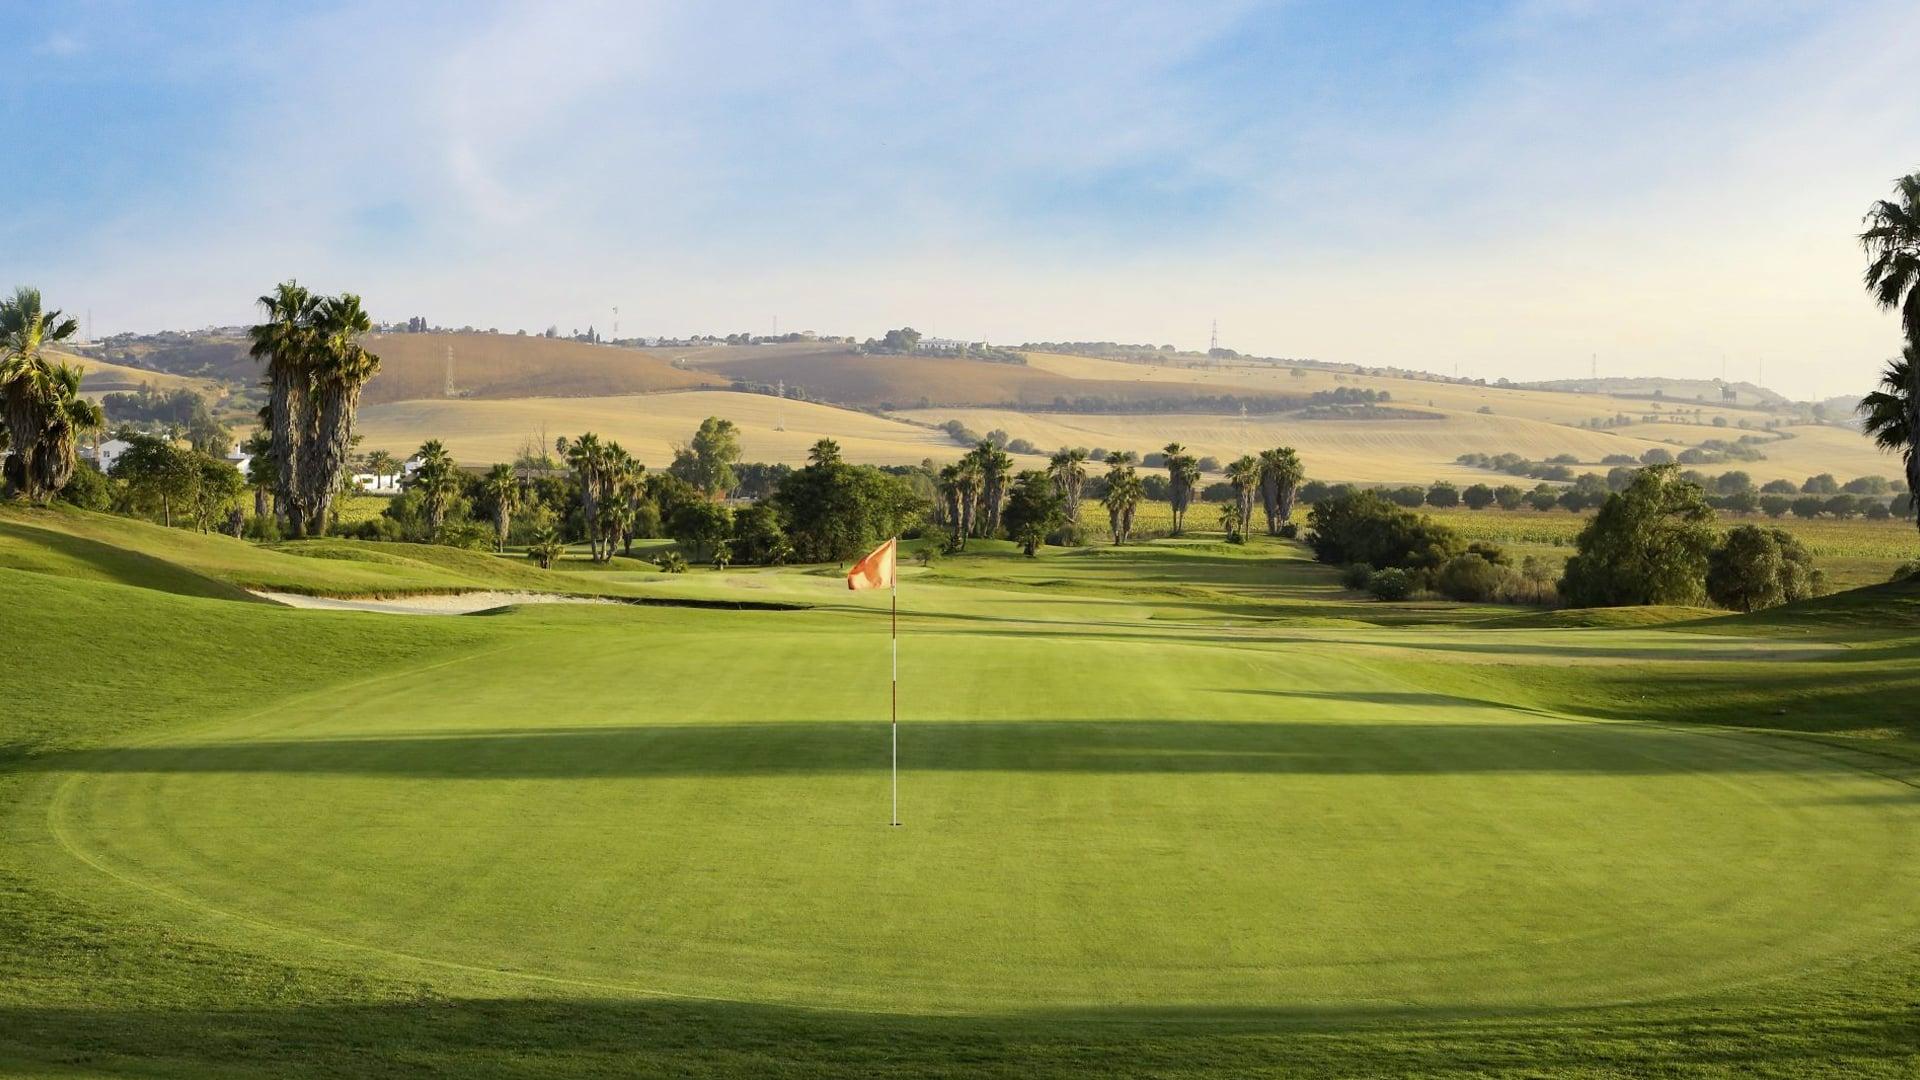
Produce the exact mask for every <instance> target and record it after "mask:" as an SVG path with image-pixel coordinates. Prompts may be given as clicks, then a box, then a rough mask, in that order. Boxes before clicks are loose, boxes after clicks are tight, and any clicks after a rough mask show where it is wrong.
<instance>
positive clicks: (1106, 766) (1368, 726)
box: [17, 693, 1853, 780]
mask: <svg viewBox="0 0 1920 1080" xmlns="http://www.w3.org/2000/svg"><path fill="white" fill-rule="evenodd" d="M1342 699H1343V696H1342V695H1333V696H1332V700H1336V701H1337V700H1342ZM1346 700H1352V701H1355V702H1357V703H1364V704H1367V705H1377V704H1386V705H1392V706H1401V707H1406V708H1409V709H1413V710H1425V715H1427V716H1432V714H1433V713H1434V712H1436V711H1443V710H1450V709H1462V708H1478V707H1480V705H1481V703H1479V702H1476V701H1473V700H1472V699H1468V698H1450V697H1447V696H1445V695H1438V694H1435V695H1421V696H1417V700H1411V699H1400V698H1393V697H1391V696H1383V695H1379V694H1373V693H1365V694H1359V695H1354V696H1353V697H1352V698H1350V699H1346ZM901 731H902V734H903V741H904V743H905V745H906V746H908V747H909V751H910V752H909V755H908V758H907V762H908V767H909V768H910V769H912V770H913V771H917V772H943V771H947V772H965V771H988V772H1012V773H1019V772H1061V773H1113V774H1120V773H1157V774H1189V775H1205V774H1272V775H1285V774H1299V775H1356V776H1395V775H1423V774H1446V775H1475V774H1556V775H1622V776H1644V775H1684V774H1692V773H1722V774H1750V773H1801V774H1807V773H1848V772H1852V771H1853V767H1852V766H1851V765H1849V764H1846V763H1844V762H1841V761H1836V760H1832V759H1830V758H1829V757H1826V756H1822V755H1818V754H1811V753H1802V752H1797V751H1796V749H1795V748H1794V747H1793V746H1790V745H1788V744H1785V743H1778V742H1776V741H1774V740H1771V739H1764V738H1761V737H1733V738H1728V737H1705V736H1701V735H1694V734H1691V733H1687V732H1683V731H1679V730H1676V729H1674V728H1671V727H1656V726H1653V725H1638V724H1595V723H1576V722H1566V721H1552V720H1541V721H1536V720H1513V721H1502V722H1459V721H1448V720H1442V719H1424V720H1412V719H1405V720H1402V719H1396V720H1394V721H1392V722H1379V723H1364V722H1351V723H1349V722H1340V721H1327V720H1301V721H1288V722H1273V723H1259V722H1231V721H1165V720H1113V721H1106V720H1102V721H1093V720H1089V721H1024V722H986V721H978V722H953V721H940V720H908V721H906V722H904V723H903V724H902V726H901ZM887 737H888V735H887V726H886V724H885V723H871V722H869V723H857V722H833V721H812V720H796V721H785V722H769V723H713V724H687V725H674V724H662V725H636V726H606V727H551V728H499V729H484V730H473V729H462V730H453V731H446V732H415V733H390V734H381V735H369V736H365V737H348V738H331V739H329V738H314V739H285V740H278V739H260V740H249V741H236V742H207V743H180V744H166V745H157V746H143V747H128V748H124V749H112V750H95V751H81V752H72V753H57V754H45V755H38V756H35V757H32V758H29V759H27V760H25V761H22V762H20V763H19V764H18V766H17V767H18V768H22V769H35V770H47V771H65V772H97V773H284V774H337V775H367V776H402V777H423V778H437V779H447V780H491V779H501V778H508V779H575V778H623V777H638V778H647V777H687V776H767V775H802V774H812V773H855V772H870V771H883V770H885V769H886V767H887V756H886V747H887Z"/></svg>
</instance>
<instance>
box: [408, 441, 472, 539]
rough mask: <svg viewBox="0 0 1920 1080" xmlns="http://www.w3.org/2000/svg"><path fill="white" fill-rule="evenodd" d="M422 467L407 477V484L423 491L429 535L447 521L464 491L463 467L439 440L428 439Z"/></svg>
mask: <svg viewBox="0 0 1920 1080" xmlns="http://www.w3.org/2000/svg"><path fill="white" fill-rule="evenodd" d="M418 456H419V458H420V467H419V468H417V469H415V470H413V475H412V476H409V477H408V478H407V486H408V487H410V488H412V489H413V490H415V491H417V492H419V493H420V503H421V508H422V509H423V510H424V511H425V512H426V516H427V534H428V536H429V537H431V536H434V535H436V534H438V533H439V532H440V526H442V525H445V524H446V523H447V507H448V505H449V504H450V503H452V502H453V498H454V496H456V495H458V494H459V493H460V467H459V466H458V465H457V464H455V463H454V460H453V456H452V455H451V454H449V453H447V448H446V446H445V445H443V444H442V443H441V442H440V440H439V439H428V440H427V441H426V442H425V443H423V444H421V446H420V451H419V455H418Z"/></svg>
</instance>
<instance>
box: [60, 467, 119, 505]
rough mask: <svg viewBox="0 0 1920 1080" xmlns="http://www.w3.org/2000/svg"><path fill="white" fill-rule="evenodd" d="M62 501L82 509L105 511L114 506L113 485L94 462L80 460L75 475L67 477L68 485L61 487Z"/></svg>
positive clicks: (74, 470) (74, 468) (74, 469)
mask: <svg viewBox="0 0 1920 1080" xmlns="http://www.w3.org/2000/svg"><path fill="white" fill-rule="evenodd" d="M60 501H61V502H63V503H67V504H68V505H70V506H77V507H79V508H80V509H82V510H101V511H104V510H107V509H110V508H111V507H112V506H113V487H112V485H111V484H109V483H108V482H107V477H106V474H105V473H103V472H101V471H100V470H99V469H97V468H95V467H94V464H93V462H91V461H84V460H83V461H78V462H75V463H74V466H73V475H71V476H69V477H67V486H65V487H63V488H61V489H60Z"/></svg>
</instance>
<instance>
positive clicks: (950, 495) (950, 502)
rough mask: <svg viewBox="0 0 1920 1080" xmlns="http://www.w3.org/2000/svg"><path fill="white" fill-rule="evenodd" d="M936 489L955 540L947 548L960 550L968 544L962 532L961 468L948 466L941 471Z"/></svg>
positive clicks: (943, 514) (936, 482)
mask: <svg viewBox="0 0 1920 1080" xmlns="http://www.w3.org/2000/svg"><path fill="white" fill-rule="evenodd" d="M934 487H935V489H936V490H938V491H939V493H940V505H941V507H942V516H943V517H945V518H946V525H947V527H948V528H949V529H951V530H952V531H953V538H952V539H951V540H950V541H949V542H948V544H947V546H948V547H951V548H953V549H955V550H958V549H959V548H960V547H961V546H962V545H964V544H965V543H966V538H965V535H964V534H963V533H962V532H961V531H960V520H961V518H960V466H958V465H948V466H946V467H945V468H943V469H941V470H940V473H939V476H938V478H937V479H936V480H935V482H934Z"/></svg>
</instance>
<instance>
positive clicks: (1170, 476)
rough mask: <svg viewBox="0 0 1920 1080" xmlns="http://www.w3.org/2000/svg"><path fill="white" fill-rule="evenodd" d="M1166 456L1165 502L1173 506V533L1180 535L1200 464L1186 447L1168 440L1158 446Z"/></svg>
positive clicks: (1197, 479) (1198, 476)
mask: <svg viewBox="0 0 1920 1080" xmlns="http://www.w3.org/2000/svg"><path fill="white" fill-rule="evenodd" d="M1160 452H1161V453H1163V454H1165V455H1166V456H1167V504H1168V505H1169V506H1171V507H1172V508H1173V535H1175V536H1179V535H1180V525H1181V522H1182V521H1184V520H1185V518H1186V516H1187V507H1188V506H1190V505H1192V503H1193V485H1194V484H1195V483H1197V482H1198V481H1199V479H1200V464H1199V462H1198V461H1196V460H1194V457H1193V455H1191V454H1189V453H1187V448H1186V447H1185V446H1182V445H1181V444H1179V443H1177V442H1170V443H1168V444H1167V445H1165V446H1163V447H1161V448H1160Z"/></svg>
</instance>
